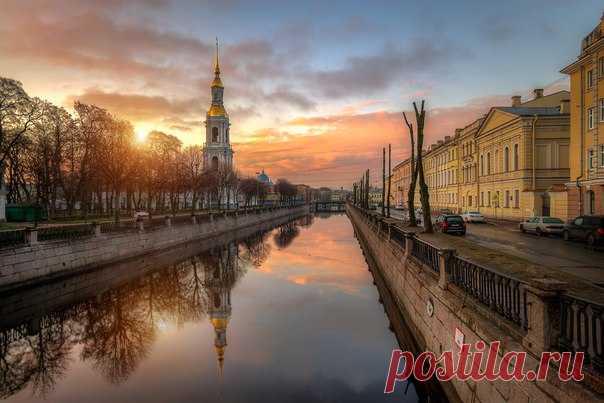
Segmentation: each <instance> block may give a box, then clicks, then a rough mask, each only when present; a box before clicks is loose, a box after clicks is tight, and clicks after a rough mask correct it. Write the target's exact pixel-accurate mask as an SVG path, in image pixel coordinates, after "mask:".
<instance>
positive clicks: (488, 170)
mask: <svg viewBox="0 0 604 403" xmlns="http://www.w3.org/2000/svg"><path fill="white" fill-rule="evenodd" d="M490 174H491V153H487V175H490Z"/></svg>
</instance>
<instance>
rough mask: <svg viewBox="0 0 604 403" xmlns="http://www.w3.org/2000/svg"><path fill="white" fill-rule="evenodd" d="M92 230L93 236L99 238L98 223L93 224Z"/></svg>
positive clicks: (99, 225) (99, 228)
mask: <svg viewBox="0 0 604 403" xmlns="http://www.w3.org/2000/svg"><path fill="white" fill-rule="evenodd" d="M92 229H93V232H94V236H101V224H99V223H98V222H93V223H92Z"/></svg>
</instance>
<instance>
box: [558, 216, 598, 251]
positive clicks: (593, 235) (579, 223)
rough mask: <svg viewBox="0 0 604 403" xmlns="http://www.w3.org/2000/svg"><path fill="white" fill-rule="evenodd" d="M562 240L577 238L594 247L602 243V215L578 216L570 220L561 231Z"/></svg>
mask: <svg viewBox="0 0 604 403" xmlns="http://www.w3.org/2000/svg"><path fill="white" fill-rule="evenodd" d="M562 235H563V236H564V240H565V241H568V240H570V239H578V240H580V241H585V242H587V245H588V246H590V247H594V246H596V245H600V244H602V243H604V215H592V216H580V217H577V218H575V219H574V220H572V221H570V222H569V223H568V224H566V226H565V227H564V232H563V233H562Z"/></svg>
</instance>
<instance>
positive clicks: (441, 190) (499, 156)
mask: <svg viewBox="0 0 604 403" xmlns="http://www.w3.org/2000/svg"><path fill="white" fill-rule="evenodd" d="M569 97H570V94H569V93H568V91H560V92H556V93H554V94H550V95H547V96H544V95H543V90H542V89H535V90H534V98H533V99H531V100H529V101H526V102H524V103H522V102H521V99H520V97H519V96H514V97H512V105H511V106H497V107H492V108H491V109H490V111H489V113H488V114H487V115H485V116H483V117H481V118H479V119H477V120H475V121H474V122H472V123H470V124H469V125H468V126H466V127H464V128H462V129H457V130H456V131H455V136H453V137H450V136H446V137H445V139H444V140H440V141H438V142H437V143H436V144H433V145H431V146H430V147H429V148H428V150H427V151H424V155H423V164H424V173H425V178H426V184H427V185H428V189H429V192H430V206H431V207H432V210H434V211H438V210H441V209H449V210H451V211H453V212H460V213H461V212H464V211H480V212H481V213H483V214H484V215H485V216H487V217H491V218H498V219H507V220H521V219H524V218H527V217H530V216H533V215H552V216H556V217H560V218H562V219H566V218H567V213H568V211H567V210H568V209H567V201H566V192H565V188H564V184H565V183H567V182H568V180H569V179H568V178H569V144H570V134H569V133H570V120H569V119H570V117H569V100H568V99H569ZM533 156H534V158H533ZM393 177H394V178H395V181H394V183H395V188H396V192H397V193H396V194H395V196H394V197H395V200H396V202H397V205H400V204H402V205H403V206H405V205H406V200H407V191H408V189H409V182H410V177H411V169H410V166H409V162H408V160H405V161H403V162H402V163H400V164H398V165H396V166H395V167H394V170H393ZM399 203H400V204H399ZM420 204H421V203H420V197H419V186H417V187H416V197H415V205H416V206H418V207H419V206H420Z"/></svg>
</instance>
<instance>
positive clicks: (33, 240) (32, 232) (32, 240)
mask: <svg viewBox="0 0 604 403" xmlns="http://www.w3.org/2000/svg"><path fill="white" fill-rule="evenodd" d="M25 240H26V242H27V244H28V245H29V246H31V245H36V244H37V243H38V229H37V228H26V229H25Z"/></svg>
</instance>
